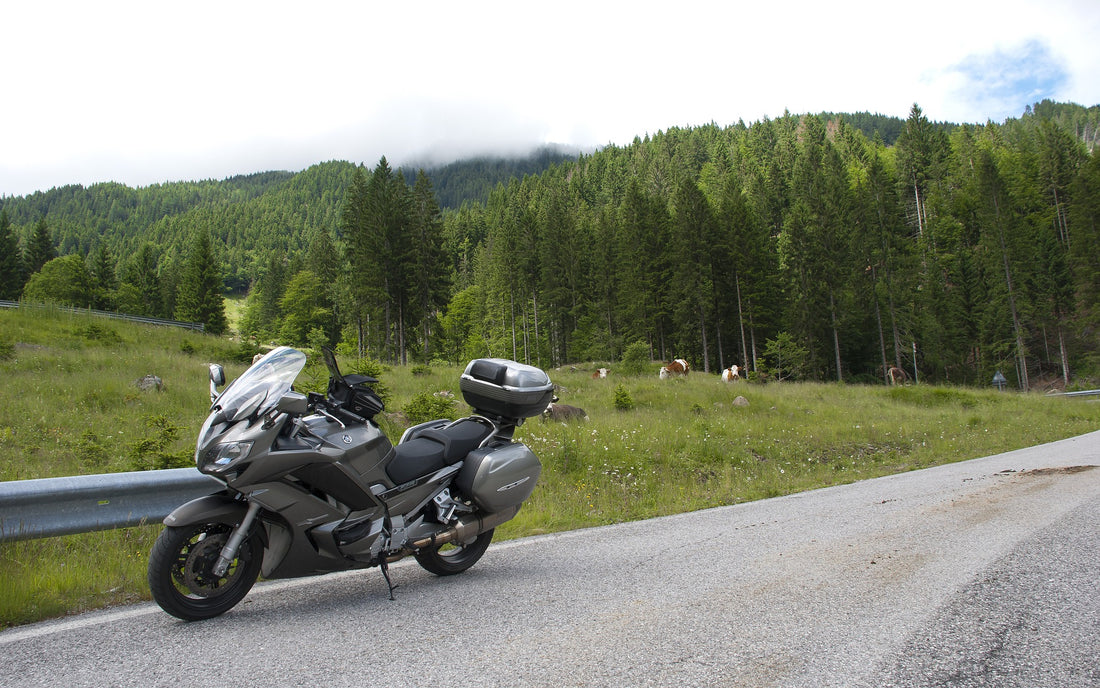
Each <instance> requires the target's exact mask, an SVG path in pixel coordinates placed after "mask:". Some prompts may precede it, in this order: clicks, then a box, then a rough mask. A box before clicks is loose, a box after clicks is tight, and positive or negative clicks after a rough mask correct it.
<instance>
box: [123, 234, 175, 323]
mask: <svg viewBox="0 0 1100 688" xmlns="http://www.w3.org/2000/svg"><path fill="white" fill-rule="evenodd" d="M119 272H120V274H119V282H120V284H119V303H118V306H119V309H120V310H121V311H122V312H124V313H131V314H133V315H143V316H146V317H149V318H159V317H163V316H166V315H167V313H166V312H165V311H164V306H163V303H164V302H163V300H162V297H161V287H160V280H159V278H158V276H157V254H156V250H155V249H154V248H153V245H152V244H151V243H149V242H148V241H146V242H143V243H142V244H141V247H140V248H138V250H137V252H136V253H135V254H134V255H133V256H132V257H131V258H130V259H129V260H127V261H125V262H123V264H122V268H121V270H120V271H119Z"/></svg>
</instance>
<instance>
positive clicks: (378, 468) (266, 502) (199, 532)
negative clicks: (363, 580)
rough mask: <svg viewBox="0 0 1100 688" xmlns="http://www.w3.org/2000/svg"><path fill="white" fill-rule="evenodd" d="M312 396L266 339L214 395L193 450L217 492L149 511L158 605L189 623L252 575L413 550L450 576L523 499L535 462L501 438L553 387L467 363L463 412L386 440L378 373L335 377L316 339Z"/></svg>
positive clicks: (314, 570)
mask: <svg viewBox="0 0 1100 688" xmlns="http://www.w3.org/2000/svg"><path fill="white" fill-rule="evenodd" d="M324 356H325V362H326V364H327V365H328V369H329V376H330V377H329V384H328V390H327V392H326V393H325V394H317V393H314V392H310V393H308V394H302V393H299V392H297V391H294V389H293V383H294V380H295V378H296V377H297V376H298V373H299V372H301V370H302V368H303V367H304V366H305V363H306V356H305V354H303V353H302V352H300V351H297V350H295V349H292V348H289V347H280V348H278V349H275V350H273V351H271V352H270V353H268V354H267V355H266V356H264V357H263V358H262V359H260V360H259V361H257V362H256V363H255V364H253V365H252V367H250V368H249V369H248V370H246V371H245V372H244V373H243V374H242V375H241V376H240V377H239V378H237V379H236V380H234V381H233V382H232V384H230V385H229V386H228V387H226V388H225V390H224V391H223V392H222V393H221V394H220V395H219V394H217V387H218V386H220V385H223V384H225V374H224V372H223V370H222V368H221V366H217V365H211V366H210V396H211V400H212V406H211V408H210V415H209V417H207V419H206V422H205V423H204V424H203V426H202V431H201V432H200V434H199V439H198V446H197V448H196V450H195V462H196V464H197V465H198V469H199V470H200V471H202V472H203V473H206V474H208V475H211V476H214V477H215V478H217V479H218V480H220V481H222V482H224V483H225V489H224V490H222V491H220V492H217V493H215V494H211V495H208V496H206V497H200V498H199V499H195V500H193V501H190V502H188V503H186V504H184V505H182V506H180V507H179V508H178V509H176V510H175V511H173V512H172V513H171V514H169V515H168V517H167V518H165V519H164V525H165V526H166V527H165V529H164V531H163V532H161V534H160V536H159V537H158V538H157V541H156V543H155V544H154V546H153V549H152V552H151V553H150V556H149V588H150V589H151V590H152V593H153V599H155V600H156V601H157V603H158V604H159V605H160V606H161V607H162V608H163V609H164V610H165V611H166V612H168V613H169V614H172V615H173V616H176V617H179V618H180V619H185V620H188V621H194V620H198V619H207V618H210V617H214V616H217V615H219V614H222V613H224V612H226V611H227V610H229V609H231V608H232V607H233V606H234V605H236V604H237V603H238V602H240V601H241V599H242V598H244V596H245V595H246V594H247V593H248V591H249V590H250V589H251V588H252V585H253V584H254V583H255V582H256V579H257V577H258V576H259V575H261V574H262V575H263V576H264V578H267V579H275V578H292V577H299V576H309V575H315V574H322V573H329V572H332V571H341V570H346V569H354V568H366V567H372V566H378V567H379V568H380V569H381V571H382V574H383V576H384V577H385V580H386V583H387V585H388V586H389V590H390V597H391V598H392V597H393V588H394V586H393V583H392V581H391V578H390V575H389V571H388V565H389V564H390V563H392V562H393V561H396V560H397V559H400V558H402V557H405V556H409V555H412V556H414V557H415V558H416V560H417V562H419V564H420V565H421V566H422V567H424V568H425V569H427V570H428V571H430V572H432V573H434V574H436V575H440V576H449V575H453V574H456V573H461V572H462V571H465V570H466V569H468V568H470V567H471V566H473V565H474V564H475V563H476V562H477V561H478V560H479V559H480V558H481V556H482V554H484V553H485V550H486V548H487V547H488V546H489V542H490V541H491V540H492V539H493V530H494V529H495V528H496V527H497V526H499V525H500V524H502V523H504V522H506V521H508V520H510V519H512V518H513V517H514V516H515V515H516V513H518V511H519V508H520V506H521V505H522V503H523V502H524V500H526V499H527V498H528V497H530V496H531V493H532V491H533V490H534V488H535V483H536V482H537V480H538V477H539V473H540V472H541V470H542V466H541V464H540V463H539V460H538V458H537V457H536V456H535V455H534V453H533V452H531V450H530V449H528V448H527V447H526V446H525V445H524V444H522V443H521V442H518V441H516V440H514V439H513V434H514V432H515V429H516V427H517V426H519V425H520V424H521V423H523V421H524V419H526V418H530V417H532V416H536V415H538V414H540V413H542V411H543V410H544V409H545V408H546V406H547V404H548V403H549V402H550V400H551V398H552V397H553V385H552V383H551V382H550V378H549V377H548V376H547V375H546V373H545V372H543V371H542V370H540V369H538V368H535V367H532V366H527V365H523V364H521V363H516V362H514V361H507V360H502V359H492V358H483V359H477V360H474V361H471V362H470V364H469V365H468V366H467V367H466V370H465V372H464V373H463V374H462V377H461V379H460V381H459V388H460V389H461V391H462V395H463V398H464V399H465V400H466V402H467V403H468V404H469V405H470V406H471V407H473V410H474V413H473V414H472V415H470V416H468V417H466V418H461V419H459V420H455V421H451V420H449V419H440V420H436V421H431V422H428V423H422V424H420V425H416V426H414V427H412V428H409V429H408V430H407V431H405V433H404V435H402V437H401V440H400V441H399V442H398V444H397V445H396V446H394V445H392V444H391V443H390V441H389V440H388V439H387V438H386V435H385V434H384V433H383V432H382V430H381V429H380V428H379V427H378V425H377V424H376V423H375V421H374V417H375V415H376V414H378V413H380V412H381V411H382V410H383V404H382V400H381V399H380V398H379V397H378V395H377V394H376V393H375V392H374V390H373V389H372V388H371V384H373V383H376V382H377V380H375V379H374V378H370V377H367V376H363V375H348V376H346V377H345V376H344V375H342V374H341V373H340V370H339V368H338V367H337V364H336V358H335V356H333V354H332V352H331V351H327V350H326V351H325V352H324Z"/></svg>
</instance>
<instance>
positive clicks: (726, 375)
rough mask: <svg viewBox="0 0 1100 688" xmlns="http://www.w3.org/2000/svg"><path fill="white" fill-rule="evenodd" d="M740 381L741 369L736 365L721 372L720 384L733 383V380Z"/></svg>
mask: <svg viewBox="0 0 1100 688" xmlns="http://www.w3.org/2000/svg"><path fill="white" fill-rule="evenodd" d="M740 379H741V368H740V367H739V366H737V365H731V366H730V367H729V368H726V369H725V370H723V371H722V382H733V381H734V380H740Z"/></svg>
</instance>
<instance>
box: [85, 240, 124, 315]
mask: <svg viewBox="0 0 1100 688" xmlns="http://www.w3.org/2000/svg"><path fill="white" fill-rule="evenodd" d="M88 267H89V272H90V273H91V276H92V283H93V290H94V292H93V295H92V307H93V308H99V309H101V310H111V309H113V308H114V307H115V305H116V297H117V292H118V275H117V274H116V270H115V260H114V257H113V256H112V255H111V250H110V249H109V248H107V244H106V243H104V242H100V243H99V245H98V246H97V247H96V250H95V252H93V253H92V254H91V255H90V256H88Z"/></svg>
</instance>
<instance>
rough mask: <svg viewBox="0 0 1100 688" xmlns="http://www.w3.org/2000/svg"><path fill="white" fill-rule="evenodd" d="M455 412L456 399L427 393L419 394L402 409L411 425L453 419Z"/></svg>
mask: <svg viewBox="0 0 1100 688" xmlns="http://www.w3.org/2000/svg"><path fill="white" fill-rule="evenodd" d="M454 412H455V399H454V397H451V396H436V395H434V394H429V393H427V392H421V393H420V394H417V395H416V396H415V397H413V398H412V400H411V401H410V402H409V403H407V404H405V405H404V406H402V407H401V413H403V414H405V417H406V418H408V419H409V424H410V425H416V424H417V423H426V422H428V421H430V420H435V419H436V418H451V417H453V416H454Z"/></svg>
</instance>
